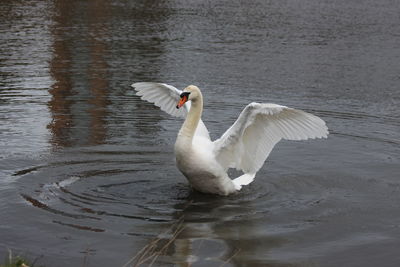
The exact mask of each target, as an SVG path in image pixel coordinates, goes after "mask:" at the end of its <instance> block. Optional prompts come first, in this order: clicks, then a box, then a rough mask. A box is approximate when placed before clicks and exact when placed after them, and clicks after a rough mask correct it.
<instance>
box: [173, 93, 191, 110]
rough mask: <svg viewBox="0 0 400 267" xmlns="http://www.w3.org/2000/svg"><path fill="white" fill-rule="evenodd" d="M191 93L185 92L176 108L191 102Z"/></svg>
mask: <svg viewBox="0 0 400 267" xmlns="http://www.w3.org/2000/svg"><path fill="white" fill-rule="evenodd" d="M189 94H190V93H189V92H184V93H182V94H181V99H179V102H178V104H177V105H176V108H181V107H182V106H183V105H184V104H185V103H186V102H187V101H188V100H189Z"/></svg>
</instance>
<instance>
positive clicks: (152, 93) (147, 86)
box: [132, 82, 190, 118]
mask: <svg viewBox="0 0 400 267" xmlns="http://www.w3.org/2000/svg"><path fill="white" fill-rule="evenodd" d="M132 87H133V89H135V90H136V91H137V92H136V94H137V95H138V96H140V97H141V99H143V100H146V101H149V102H150V103H154V105H156V106H157V107H160V108H161V110H163V111H165V112H167V113H168V114H170V115H172V116H175V117H182V118H184V117H186V114H187V112H188V110H189V108H190V104H185V106H184V108H180V109H177V108H176V103H177V102H178V101H179V96H180V94H181V93H182V91H181V90H178V89H176V88H175V87H173V86H171V85H168V84H165V83H151V82H140V83H134V84H132Z"/></svg>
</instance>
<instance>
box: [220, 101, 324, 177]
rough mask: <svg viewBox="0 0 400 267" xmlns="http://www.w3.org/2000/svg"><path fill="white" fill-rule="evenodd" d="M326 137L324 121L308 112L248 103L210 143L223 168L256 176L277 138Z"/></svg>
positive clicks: (273, 105) (278, 139)
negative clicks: (234, 120) (217, 137)
mask: <svg viewBox="0 0 400 267" xmlns="http://www.w3.org/2000/svg"><path fill="white" fill-rule="evenodd" d="M327 135H328V128H327V127H326V125H325V122H324V121H323V120H321V119H320V118H318V117H316V116H314V115H312V114H310V113H307V112H304V111H302V110H297V109H292V108H288V107H285V106H280V105H276V104H259V103H251V104H249V105H247V107H246V108H245V109H244V110H243V111H242V113H241V114H240V115H239V118H238V119H237V120H236V122H235V123H234V124H233V125H232V126H231V127H230V128H229V129H228V130H227V131H226V132H225V133H224V134H223V135H222V137H221V138H219V139H218V140H216V141H215V142H214V144H215V145H214V154H215V157H216V159H217V161H218V162H219V163H220V164H221V165H222V166H223V167H224V168H225V169H227V168H236V169H239V170H242V171H243V172H245V173H256V172H257V171H258V170H259V169H260V168H261V166H262V165H263V164H264V162H265V160H266V159H267V157H268V155H269V154H270V152H271V150H272V149H273V148H274V146H275V144H276V143H278V142H279V141H280V140H281V139H287V140H306V139H309V138H322V137H327Z"/></svg>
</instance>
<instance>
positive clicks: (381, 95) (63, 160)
mask: <svg viewBox="0 0 400 267" xmlns="http://www.w3.org/2000/svg"><path fill="white" fill-rule="evenodd" d="M399 13H400V4H399V2H397V1H391V0H383V1H355V0H354V1H342V0H339V1H316V0H306V1H294V0H284V1H251V2H248V1H222V0H221V1H179V0H178V1H147V0H146V1H123V0H120V1H117V0H115V1H106V0H98V1H95V2H89V3H88V2H87V1H67V0H53V1H36V0H33V1H29V4H28V3H27V2H24V1H2V4H1V6H0V20H1V23H0V36H1V43H0V52H1V57H0V75H1V79H0V121H1V124H0V151H1V153H0V199H1V201H0V244H1V245H0V258H4V257H6V255H7V254H8V252H7V249H11V250H12V251H13V252H14V253H17V254H18V253H19V254H21V255H26V256H27V257H28V258H30V259H36V258H38V261H37V264H39V265H40V264H43V265H45V266H85V265H86V266H123V265H124V264H125V263H127V262H128V261H129V260H130V259H131V258H132V257H133V256H135V255H136V254H137V253H138V252H139V251H140V250H141V249H142V248H143V247H145V246H146V245H147V244H149V243H150V242H152V241H153V240H154V239H159V240H160V241H159V242H160V243H161V244H163V245H164V244H167V243H168V242H171V245H170V246H169V248H168V249H167V250H166V251H165V253H164V254H165V255H163V256H160V257H159V258H157V261H156V262H155V263H154V264H153V266H169V265H171V266H172V265H176V266H189V265H190V264H193V265H192V266H221V265H222V264H225V265H224V266H399V264H400V256H399V254H398V248H399V245H400V241H399V238H398V237H399V236H400V212H399V209H398V206H399V203H400V194H399V193H400V175H399V173H400V165H399V163H400V158H399V153H400V135H399V132H400V108H399V107H400V90H399V85H400V76H399V73H400V63H399V62H400V17H399V15H398V14H399ZM137 81H160V82H166V83H170V84H172V85H175V86H177V87H178V88H183V87H185V86H187V85H189V84H195V85H198V86H199V87H200V88H201V89H202V90H203V95H204V97H205V112H204V115H203V120H204V121H205V123H206V125H207V126H208V129H209V130H210V132H211V135H212V137H213V138H217V137H219V136H220V135H221V134H222V133H223V132H224V131H225V130H226V129H227V128H228V127H229V126H230V125H231V124H232V123H233V121H234V120H235V119H236V117H237V116H238V114H239V113H240V111H241V110H242V109H243V107H244V106H245V105H246V104H248V103H249V102H251V101H259V102H272V103H278V104H283V105H287V106H291V107H296V108H301V109H304V110H306V111H309V112H312V113H314V114H316V115H318V116H320V117H321V118H323V119H324V120H325V121H326V122H327V124H328V126H329V128H330V131H331V134H330V136H329V138H328V139H327V140H317V141H315V140H313V141H304V142H281V143H279V144H278V145H277V146H276V147H275V149H274V150H273V152H272V154H271V156H270V157H269V158H268V160H267V162H266V164H265V166H264V167H263V168H262V169H261V171H260V172H259V173H258V174H257V177H256V180H255V182H254V183H253V184H251V185H250V186H248V187H246V188H245V189H244V190H243V191H241V192H240V193H239V194H237V195H233V196H229V197H214V196H209V195H202V194H199V193H196V192H193V191H191V190H190V188H189V187H188V185H187V183H186V181H185V179H184V178H183V176H182V175H181V174H180V173H179V172H178V171H177V169H176V168H175V165H174V158H173V144H174V141H175V136H176V134H177V131H178V129H179V127H180V125H181V123H182V120H180V119H176V118H172V117H170V116H169V115H168V114H165V113H163V112H162V111H160V110H158V109H157V108H156V107H154V106H153V105H152V104H149V103H145V102H143V101H141V100H140V99H139V98H138V97H136V96H135V95H134V93H133V92H132V89H131V88H130V84H131V83H133V82H137ZM179 223H181V224H182V227H184V228H183V230H182V231H179V229H181V227H180V226H179ZM169 230H170V231H175V230H178V231H179V232H178V234H177V236H175V237H174V236H173V235H172V234H171V232H168V231H169ZM149 264H150V262H147V263H146V264H144V266H147V265H149Z"/></svg>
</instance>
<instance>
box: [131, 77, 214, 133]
mask: <svg viewBox="0 0 400 267" xmlns="http://www.w3.org/2000/svg"><path fill="white" fill-rule="evenodd" d="M132 87H133V88H134V89H135V90H136V95H138V96H140V97H141V99H143V100H146V101H148V102H150V103H153V104H154V105H156V106H157V107H159V108H160V109H161V110H163V111H165V112H167V113H168V114H170V115H172V116H175V117H182V118H185V117H186V115H187V113H188V112H189V110H190V101H189V102H186V103H185V105H184V108H180V109H177V108H176V103H177V102H178V101H179V99H180V94H181V93H182V91H181V90H178V89H176V88H175V87H173V86H172V85H168V84H165V83H153V82H138V83H134V84H132ZM195 134H196V135H199V136H203V137H206V138H208V139H210V135H209V133H208V130H207V128H206V126H205V125H204V123H203V122H202V121H201V120H200V122H199V125H198V126H197V129H196V133H195Z"/></svg>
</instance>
